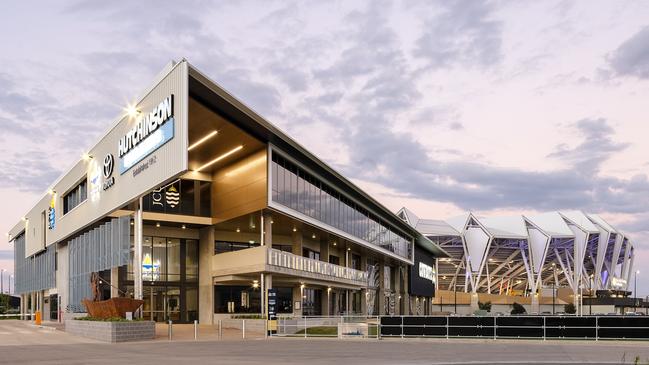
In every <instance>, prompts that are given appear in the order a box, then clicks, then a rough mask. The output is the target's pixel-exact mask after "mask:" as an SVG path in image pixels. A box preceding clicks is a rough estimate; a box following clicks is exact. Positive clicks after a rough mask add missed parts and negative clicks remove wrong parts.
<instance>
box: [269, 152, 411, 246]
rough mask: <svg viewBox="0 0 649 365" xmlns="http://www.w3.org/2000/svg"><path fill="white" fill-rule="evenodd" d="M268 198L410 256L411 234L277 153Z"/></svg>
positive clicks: (375, 243) (274, 155) (368, 240)
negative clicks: (403, 232)
mask: <svg viewBox="0 0 649 365" xmlns="http://www.w3.org/2000/svg"><path fill="white" fill-rule="evenodd" d="M271 169H272V171H273V176H272V180H273V181H272V182H271V186H272V190H273V193H272V199H273V201H274V202H275V203H278V204H281V205H283V206H285V207H287V208H291V209H294V210H296V211H298V212H300V213H302V214H305V215H307V216H309V217H312V218H314V219H317V220H319V221H321V222H323V223H325V224H327V225H329V226H332V227H334V228H337V229H339V230H341V231H344V232H347V233H349V234H350V235H352V236H354V237H357V238H359V239H362V240H365V241H367V242H369V243H371V244H374V245H377V246H380V247H382V248H384V249H386V250H388V251H390V252H393V253H395V254H397V255H399V256H401V257H405V258H411V256H412V237H409V236H406V235H402V234H401V233H400V232H398V231H397V230H396V229H394V228H392V227H391V226H388V224H386V222H385V221H382V220H381V219H380V218H379V217H377V216H375V215H373V214H371V213H370V212H368V211H367V210H366V209H364V208H363V207H361V206H359V205H357V204H356V203H354V201H352V200H351V199H348V198H347V197H345V196H342V195H341V194H340V193H338V191H336V190H335V189H333V188H332V187H330V186H327V185H326V184H325V183H323V182H322V181H320V180H319V179H318V178H316V177H315V176H313V175H311V174H309V173H308V172H306V171H304V170H303V169H301V168H300V167H298V166H297V165H296V164H294V163H292V162H291V161H289V160H287V159H286V158H284V157H282V156H281V155H279V154H277V153H273V156H272V166H271Z"/></svg>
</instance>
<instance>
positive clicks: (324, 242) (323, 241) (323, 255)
mask: <svg viewBox="0 0 649 365" xmlns="http://www.w3.org/2000/svg"><path fill="white" fill-rule="evenodd" d="M320 261H324V262H329V240H328V239H327V237H320Z"/></svg>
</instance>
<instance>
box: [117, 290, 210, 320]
mask: <svg viewBox="0 0 649 365" xmlns="http://www.w3.org/2000/svg"><path fill="white" fill-rule="evenodd" d="M170 284H171V285H170ZM126 291H127V293H132V292H133V285H132V284H131V285H127V286H126ZM142 294H143V295H142V299H143V300H144V305H143V306H142V317H143V318H144V319H147V320H151V321H156V322H166V321H168V320H172V321H174V322H176V323H192V322H194V320H197V319H198V287H196V286H192V285H182V286H177V285H173V283H165V284H162V283H156V284H155V285H147V284H146V283H145V284H144V286H143V288H142Z"/></svg>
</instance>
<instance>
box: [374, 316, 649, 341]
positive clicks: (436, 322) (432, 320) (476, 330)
mask: <svg viewBox="0 0 649 365" xmlns="http://www.w3.org/2000/svg"><path fill="white" fill-rule="evenodd" d="M381 337H401V338H406V337H438V338H454V337H464V338H467V337H473V338H492V339H499V338H509V339H511V338H528V339H534V338H536V339H543V340H545V339H555V340H557V339H584V340H595V341H597V340H600V339H615V340H620V339H627V340H649V318H647V317H635V316H634V317H623V316H584V317H577V316H503V317H470V316H465V317H461V316H457V317H453V316H451V317H442V316H392V317H390V316H384V317H381Z"/></svg>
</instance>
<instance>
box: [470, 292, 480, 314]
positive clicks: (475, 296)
mask: <svg viewBox="0 0 649 365" xmlns="http://www.w3.org/2000/svg"><path fill="white" fill-rule="evenodd" d="M478 309H480V307H479V306H478V293H471V313H473V311H477V310H478Z"/></svg>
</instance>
